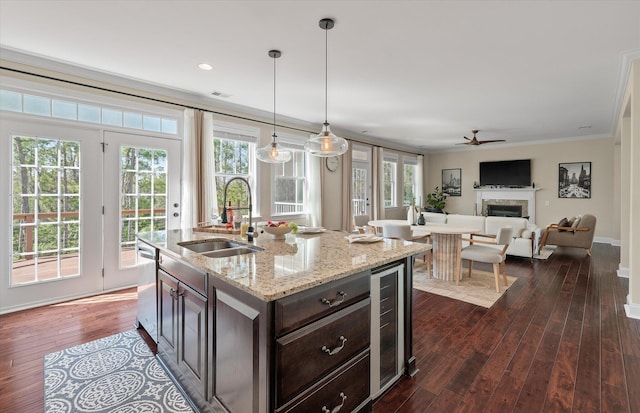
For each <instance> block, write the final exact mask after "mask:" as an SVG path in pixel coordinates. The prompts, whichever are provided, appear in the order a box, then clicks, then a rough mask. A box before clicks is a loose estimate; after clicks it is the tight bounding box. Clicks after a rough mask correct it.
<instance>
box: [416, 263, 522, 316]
mask: <svg viewBox="0 0 640 413" xmlns="http://www.w3.org/2000/svg"><path fill="white" fill-rule="evenodd" d="M467 273H468V269H467V268H464V267H463V268H462V279H461V280H460V285H456V282H455V281H443V280H438V279H435V278H429V277H428V275H427V266H426V265H422V264H418V265H416V266H415V267H414V269H413V288H416V289H418V290H421V291H426V292H428V293H432V294H437V295H442V296H445V297H449V298H453V299H456V300H460V301H464V302H466V303H471V304H475V305H478V306H480V307H485V308H490V307H491V306H492V305H493V304H494V303H495V302H496V301H497V300H498V298H500V297H501V296H502V294H504V292H505V291H507V288H509V287H510V286H512V285H513V283H514V282H515V281H516V280H517V278H516V277H511V276H509V275H508V274H507V281H508V285H507V286H506V287H505V286H504V282H503V280H502V275H500V292H499V293H498V292H496V284H495V278H494V276H493V273H492V272H486V271H479V270H475V269H474V270H473V273H472V275H471V278H469V277H467Z"/></svg>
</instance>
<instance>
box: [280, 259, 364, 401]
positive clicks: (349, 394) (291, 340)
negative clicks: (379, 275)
mask: <svg viewBox="0 0 640 413" xmlns="http://www.w3.org/2000/svg"><path fill="white" fill-rule="evenodd" d="M370 277H371V273H370V272H369V271H365V272H363V273H360V274H357V275H354V276H351V277H348V278H346V279H344V280H340V281H337V282H333V283H329V284H326V285H322V286H319V287H315V288H313V289H310V290H308V291H305V292H302V293H299V294H294V295H292V296H289V297H286V298H284V299H281V300H278V301H276V303H275V314H276V317H275V331H276V332H277V333H278V332H279V333H281V335H280V336H279V337H276V340H275V341H276V348H275V354H276V355H275V358H276V359H275V364H276V367H275V404H276V410H277V411H278V412H280V411H283V412H284V411H286V412H307V411H318V412H324V411H329V412H331V411H334V409H337V410H335V411H339V410H341V411H347V412H350V411H355V410H357V409H360V408H361V407H363V406H365V405H366V404H367V403H368V402H369V401H370V398H369V369H370V366H369V364H370V363H369V346H370V339H371V327H370V321H371V299H370V298H369V295H370V284H369V282H370ZM283 333H286V334H283ZM364 360H366V361H364Z"/></svg>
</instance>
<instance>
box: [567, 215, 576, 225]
mask: <svg viewBox="0 0 640 413" xmlns="http://www.w3.org/2000/svg"><path fill="white" fill-rule="evenodd" d="M575 220H576V217H571V218H569V219H568V221H569V223H568V224H567V226H568V227H570V226H572V225H573V223H574V222H575Z"/></svg>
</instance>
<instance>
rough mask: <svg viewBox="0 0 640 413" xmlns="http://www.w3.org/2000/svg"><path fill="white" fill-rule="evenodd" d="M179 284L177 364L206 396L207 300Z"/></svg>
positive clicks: (205, 396)
mask: <svg viewBox="0 0 640 413" xmlns="http://www.w3.org/2000/svg"><path fill="white" fill-rule="evenodd" d="M178 287H179V291H178V296H179V297H180V300H179V309H178V310H179V313H178V314H179V324H178V331H179V337H178V342H179V343H180V344H179V346H178V366H179V368H180V371H181V372H182V373H184V375H185V376H186V377H187V378H189V380H190V381H191V383H192V384H193V385H194V386H195V387H196V389H197V390H198V391H199V392H200V393H201V394H202V396H203V397H204V398H205V399H206V398H207V397H208V396H207V394H206V388H207V387H206V386H207V320H208V315H207V311H208V310H207V299H206V298H204V297H203V296H202V295H200V294H198V293H197V292H195V291H193V290H192V289H190V288H189V287H187V286H185V285H184V284H180V285H179V286H178Z"/></svg>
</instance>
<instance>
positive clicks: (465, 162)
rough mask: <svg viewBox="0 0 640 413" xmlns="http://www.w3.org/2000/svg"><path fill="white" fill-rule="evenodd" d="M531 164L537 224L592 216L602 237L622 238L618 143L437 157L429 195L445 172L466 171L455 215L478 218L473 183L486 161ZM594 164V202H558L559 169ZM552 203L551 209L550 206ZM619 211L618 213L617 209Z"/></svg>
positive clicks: (454, 200)
mask: <svg viewBox="0 0 640 413" xmlns="http://www.w3.org/2000/svg"><path fill="white" fill-rule="evenodd" d="M513 159H531V178H532V181H533V182H534V183H535V186H536V188H539V189H540V190H539V191H536V221H537V222H536V224H537V225H538V226H540V227H544V226H547V225H548V224H551V223H557V222H558V221H559V220H560V219H561V218H563V217H567V218H570V217H572V216H574V215H578V214H585V213H590V214H593V215H595V216H596V218H597V225H596V233H595V236H596V237H604V238H608V239H611V240H619V239H620V229H619V228H620V227H619V225H617V224H616V222H618V221H617V219H616V218H614V216H615V215H616V214H617V211H618V206H617V205H619V204H618V199H617V198H616V197H615V193H614V192H615V191H614V187H615V186H614V177H615V173H614V164H613V162H614V140H613V138H604V139H589V140H576V141H563V142H559V143H545V144H535V145H526V146H501V145H494V146H491V145H486V146H481V147H471V148H468V149H467V150H463V151H452V152H444V153H440V152H439V153H432V154H430V155H429V156H428V162H427V164H428V167H427V168H426V170H427V172H426V175H427V176H426V177H425V186H426V188H425V193H428V192H431V190H432V189H433V188H434V187H435V186H436V185H438V186H441V180H442V178H441V174H442V169H449V168H461V169H462V196H461V197H449V198H448V199H447V207H446V210H447V212H449V213H458V214H469V215H471V214H473V210H474V206H475V203H476V192H475V191H474V190H473V182H474V181H476V182H479V181H480V175H479V163H480V162H481V161H500V160H513ZM565 162H591V198H590V199H565V198H558V164H559V163H565ZM547 202H548V203H549V205H548V206H547V205H546V203H547ZM614 206H615V208H614Z"/></svg>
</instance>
